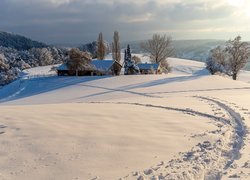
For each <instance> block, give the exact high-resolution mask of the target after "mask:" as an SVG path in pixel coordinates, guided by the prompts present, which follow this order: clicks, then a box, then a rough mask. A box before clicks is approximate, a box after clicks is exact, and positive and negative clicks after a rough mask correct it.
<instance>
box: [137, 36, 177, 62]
mask: <svg viewBox="0 0 250 180" xmlns="http://www.w3.org/2000/svg"><path fill="white" fill-rule="evenodd" d="M141 47H142V49H144V50H145V51H147V52H148V53H149V54H150V58H151V61H152V62H154V63H157V64H161V62H163V61H165V60H166V59H167V58H168V57H170V56H173V55H174V48H173V46H172V38H171V37H167V36H166V35H163V36H161V35H159V34H154V35H153V37H152V39H150V40H148V41H146V42H143V43H141Z"/></svg>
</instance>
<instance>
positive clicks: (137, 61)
mask: <svg viewBox="0 0 250 180" xmlns="http://www.w3.org/2000/svg"><path fill="white" fill-rule="evenodd" d="M132 60H134V61H135V64H140V63H141V58H140V57H139V56H136V55H134V56H132Z"/></svg>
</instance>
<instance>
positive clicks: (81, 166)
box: [0, 58, 250, 180]
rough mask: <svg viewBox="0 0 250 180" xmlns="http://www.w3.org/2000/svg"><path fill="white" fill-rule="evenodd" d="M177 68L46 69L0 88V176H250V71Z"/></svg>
mask: <svg viewBox="0 0 250 180" xmlns="http://www.w3.org/2000/svg"><path fill="white" fill-rule="evenodd" d="M169 62H170V64H171V66H172V67H173V71H172V73H170V74H167V75H137V76H117V77H111V76H107V77H105V76H103V77H57V76H53V72H50V75H49V76H48V77H44V75H45V74H47V72H48V71H49V70H50V69H51V67H43V68H39V69H36V70H34V69H33V70H32V69H31V70H29V71H27V72H26V75H25V76H24V77H23V78H21V79H19V80H17V81H15V82H13V83H12V84H9V85H8V86H5V87H3V88H2V89H0V101H1V103H0V113H1V117H0V154H1V156H0V158H1V159H0V179H21V180H22V179H23V180H26V179H38V180H40V179H41V180H43V179H62V180H64V179H65V180H68V179H107V180H109V179H119V178H121V179H143V178H144V179H229V178H236V179H237V178H238V179H249V178H250V153H249V148H250V142H249V141H250V137H249V136H250V135H249V134H248V130H249V127H250V101H249V100H250V84H249V83H247V82H249V81H250V74H249V72H246V71H245V72H242V73H241V76H240V80H239V81H233V80H231V79H230V78H227V77H221V76H210V75H209V74H208V73H207V71H206V70H205V69H204V64H203V63H200V62H195V61H188V60H181V59H174V58H172V59H170V60H169ZM38 72H40V73H38ZM39 74H40V75H42V77H40V78H39V77H38V76H39Z"/></svg>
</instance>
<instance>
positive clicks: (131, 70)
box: [124, 45, 140, 75]
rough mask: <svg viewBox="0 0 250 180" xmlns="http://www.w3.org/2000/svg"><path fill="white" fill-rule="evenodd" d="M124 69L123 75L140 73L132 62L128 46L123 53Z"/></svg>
mask: <svg viewBox="0 0 250 180" xmlns="http://www.w3.org/2000/svg"><path fill="white" fill-rule="evenodd" d="M124 68H125V72H124V74H125V75H130V74H138V73H139V72H140V69H139V67H138V66H137V65H136V64H135V61H134V60H132V55H131V51H130V46H129V45H128V46H127V50H125V52H124Z"/></svg>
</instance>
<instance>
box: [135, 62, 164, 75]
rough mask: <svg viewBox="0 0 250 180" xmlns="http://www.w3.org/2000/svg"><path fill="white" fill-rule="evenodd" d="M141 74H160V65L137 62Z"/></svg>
mask: <svg viewBox="0 0 250 180" xmlns="http://www.w3.org/2000/svg"><path fill="white" fill-rule="evenodd" d="M137 65H138V67H139V69H140V73H141V74H161V67H160V65H159V64H156V63H141V64H137Z"/></svg>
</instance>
